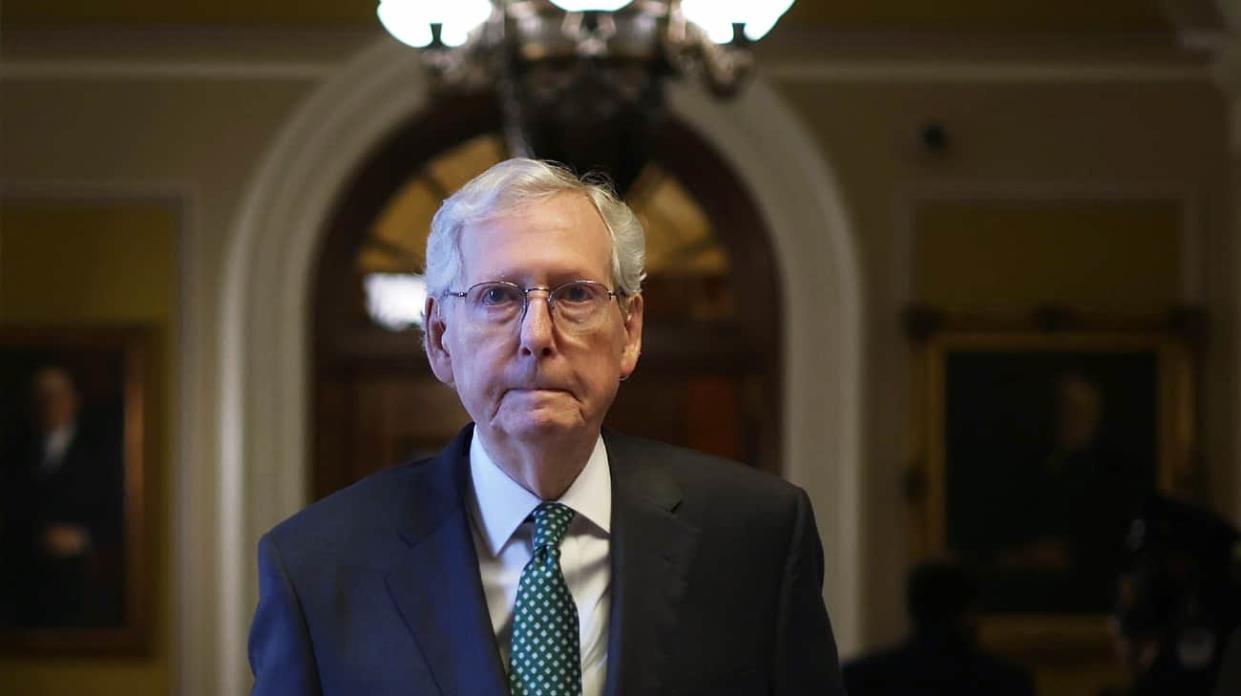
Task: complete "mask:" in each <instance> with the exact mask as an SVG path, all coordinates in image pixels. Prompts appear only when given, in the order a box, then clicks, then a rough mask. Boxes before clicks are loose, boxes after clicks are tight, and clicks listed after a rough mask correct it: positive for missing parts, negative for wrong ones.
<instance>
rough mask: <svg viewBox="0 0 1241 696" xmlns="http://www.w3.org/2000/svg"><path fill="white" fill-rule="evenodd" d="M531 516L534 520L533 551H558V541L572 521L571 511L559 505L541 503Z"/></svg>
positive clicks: (565, 506)
mask: <svg viewBox="0 0 1241 696" xmlns="http://www.w3.org/2000/svg"><path fill="white" fill-rule="evenodd" d="M531 516H532V517H533V518H534V549H535V550H536V551H537V550H538V549H541V548H544V547H551V548H553V549H559V548H560V540H561V539H563V538H564V533H565V532H566V531H568V529H569V523H570V522H572V521H573V509H572V508H570V507H568V506H567V505H561V504H560V503H541V504H540V505H539V506H538V507H536V508H535V509H534V512H533V513H532V514H531Z"/></svg>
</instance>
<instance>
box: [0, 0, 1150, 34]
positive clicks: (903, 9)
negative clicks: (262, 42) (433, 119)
mask: <svg viewBox="0 0 1241 696" xmlns="http://www.w3.org/2000/svg"><path fill="white" fill-rule="evenodd" d="M1159 3H1160V0H797V2H796V4H794V6H793V8H792V9H791V10H789V13H788V15H787V16H786V17H785V18H784V19H783V20H782V23H787V24H788V25H790V26H796V27H802V28H808V29H809V28H819V29H829V30H838V31H868V32H869V31H875V32H878V31H914V32H918V31H927V32H932V31H935V32H938V31H952V32H968V33H973V32H1014V33H1023V32H1036V33H1127V32H1143V33H1150V32H1167V31H1170V28H1169V25H1168V22H1167V21H1166V20H1165V19H1164V17H1163V15H1162V14H1161V12H1160V10H1159ZM376 4H377V2H376V0H262V1H256V0H183V1H180V2H177V1H175V0H173V1H169V0H55V1H49V0H5V2H3V3H0V26H3V27H5V28H58V27H69V26H78V25H84V24H85V25H98V24H123V25H176V26H210V25H216V26H230V27H234V26H235V27H323V28H345V27H364V26H367V25H371V24H375V23H376V20H375V18H374V17H375V6H376Z"/></svg>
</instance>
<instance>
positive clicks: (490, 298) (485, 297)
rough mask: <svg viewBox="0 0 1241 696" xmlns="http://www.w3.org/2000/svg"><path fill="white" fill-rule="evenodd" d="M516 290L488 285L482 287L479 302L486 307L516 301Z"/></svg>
mask: <svg viewBox="0 0 1241 696" xmlns="http://www.w3.org/2000/svg"><path fill="white" fill-rule="evenodd" d="M515 298H516V292H515V291H514V290H513V289H512V288H505V287H490V288H483V291H482V293H481V294H480V295H479V298H478V299H479V302H481V303H482V304H483V305H485V306H488V307H495V306H501V305H506V304H508V303H510V302H514V301H516V299H515Z"/></svg>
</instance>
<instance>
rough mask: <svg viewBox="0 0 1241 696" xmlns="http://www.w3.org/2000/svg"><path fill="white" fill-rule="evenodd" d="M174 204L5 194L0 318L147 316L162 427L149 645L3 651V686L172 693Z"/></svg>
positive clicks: (152, 457)
mask: <svg viewBox="0 0 1241 696" xmlns="http://www.w3.org/2000/svg"><path fill="white" fill-rule="evenodd" d="M178 228H179V220H178V214H177V211H176V209H175V207H174V206H173V205H172V204H170V203H165V202H157V201H123V202H80V201H58V200H56V201H53V200H26V201H19V200H6V201H3V203H2V204H0V324H4V325H14V324H18V325H24V326H31V325H34V326H45V325H54V326H69V327H73V326H108V325H118V324H120V325H126V326H133V325H141V326H145V327H150V329H151V330H152V331H153V333H154V334H155V338H154V346H155V350H154V353H155V354H154V356H152V357H153V359H154V360H155V361H156V368H157V369H155V370H150V371H149V373H150V374H156V375H157V377H156V379H155V383H154V384H153V385H151V387H150V388H149V389H148V390H147V391H146V395H145V396H146V398H147V399H148V400H149V401H148V403H149V404H150V405H151V408H150V409H149V411H150V414H151V420H150V421H149V424H150V426H151V431H150V432H152V433H154V437H153V438H152V439H151V440H150V441H149V444H148V446H147V447H146V449H145V452H144V464H145V469H146V484H147V491H148V495H147V500H146V503H147V507H146V515H147V524H146V532H147V535H148V540H149V542H148V543H149V545H150V546H149V549H150V551H149V552H148V555H147V561H146V565H147V567H146V569H144V571H143V573H144V575H145V577H146V580H147V582H148V585H147V587H148V591H149V597H148V602H149V604H148V606H147V614H148V616H149V618H150V630H151V632H150V640H149V650H148V654H147V655H144V656H137V657H81V656H76V657H34V656H29V657H16V656H6V657H3V658H0V674H3V675H4V676H3V678H0V694H5V695H7V694H13V695H14V696H16V695H17V694H22V695H23V696H38V695H39V694H74V695H78V694H81V695H83V696H88V695H90V694H137V695H143V694H152V695H154V694H167V693H169V691H170V690H171V689H170V686H171V683H172V682H171V674H170V673H171V659H172V654H171V650H170V646H169V642H170V641H169V636H170V628H171V626H170V621H169V616H170V613H171V612H170V606H171V602H170V601H169V597H170V589H171V588H170V578H171V566H170V563H169V543H170V537H171V535H170V534H169V532H168V530H169V529H170V528H171V516H170V506H169V498H170V496H171V490H172V487H171V485H170V476H169V466H168V464H169V463H170V462H172V461H173V458H172V456H171V453H172V443H171V440H172V438H171V433H170V430H169V423H171V422H172V419H171V417H170V411H169V406H170V404H171V403H172V397H173V395H172V383H173V381H172V374H173V354H174V351H172V350H170V347H171V346H172V345H173V337H174V335H173V329H174V327H175V325H176V323H175V313H176V306H177V305H176V287H177V283H176V265H175V260H176V240H177V231H178Z"/></svg>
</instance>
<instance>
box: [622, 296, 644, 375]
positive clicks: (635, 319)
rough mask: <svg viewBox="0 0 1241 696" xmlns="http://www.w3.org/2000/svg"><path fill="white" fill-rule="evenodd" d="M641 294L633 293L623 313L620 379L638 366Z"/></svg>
mask: <svg viewBox="0 0 1241 696" xmlns="http://www.w3.org/2000/svg"><path fill="white" fill-rule="evenodd" d="M642 309H643V304H642V295H641V294H638V295H634V296H633V297H632V298H630V300H629V311H628V312H626V313H625V317H624V320H625V346H624V348H623V350H622V351H621V362H620V373H621V379H628V378H629V375H631V374H633V371H634V368H636V367H637V366H638V356H640V355H641V354H642Z"/></svg>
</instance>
